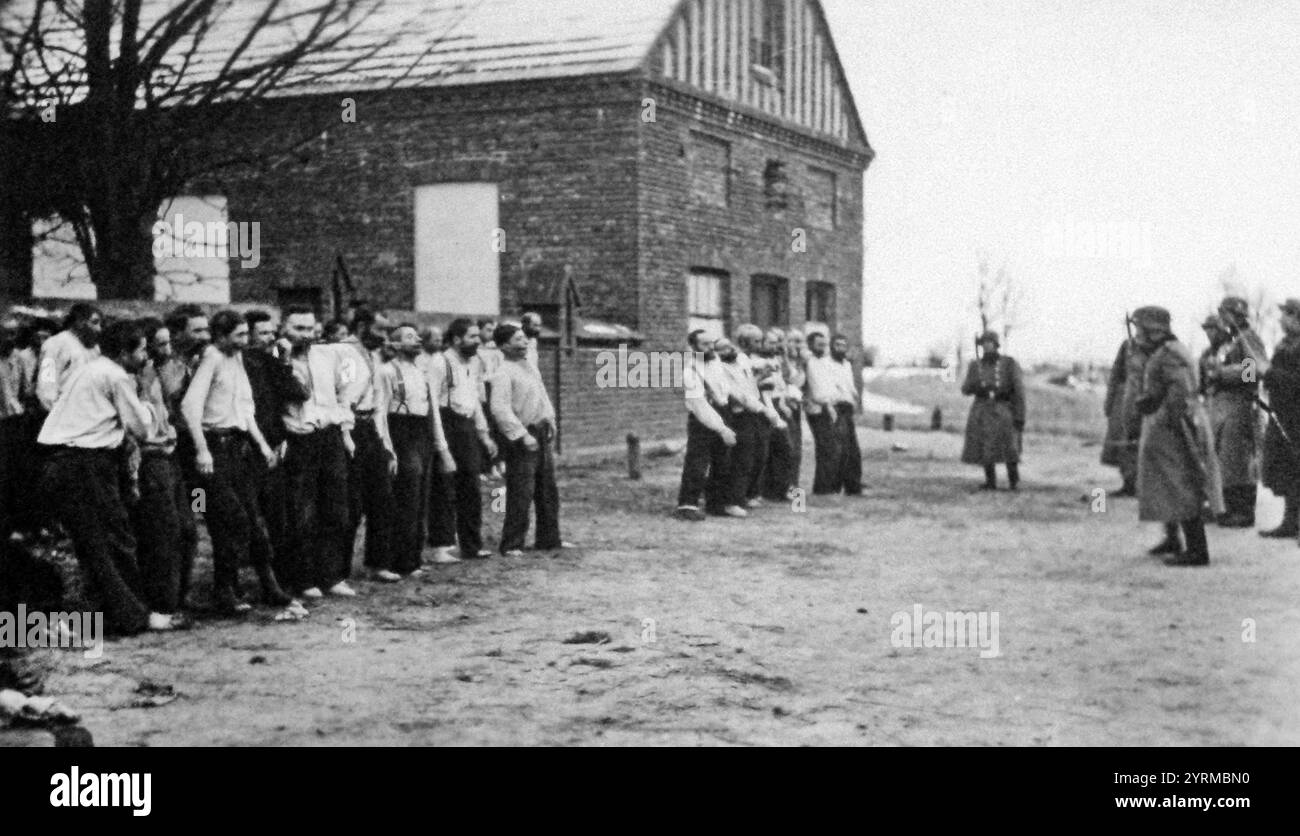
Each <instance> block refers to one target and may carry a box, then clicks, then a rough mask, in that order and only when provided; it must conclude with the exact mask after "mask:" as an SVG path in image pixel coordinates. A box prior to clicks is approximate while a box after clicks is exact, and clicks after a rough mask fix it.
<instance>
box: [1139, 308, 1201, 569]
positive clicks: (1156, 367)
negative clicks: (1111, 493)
mask: <svg viewBox="0 0 1300 836" xmlns="http://www.w3.org/2000/svg"><path fill="white" fill-rule="evenodd" d="M1133 321H1134V324H1136V325H1137V327H1138V332H1139V339H1140V340H1141V341H1142V342H1143V343H1144V344H1145V345H1146V346H1148V347H1149V348H1150V350H1151V359H1150V360H1148V361H1147V367H1146V376H1145V379H1144V380H1143V382H1142V397H1141V398H1139V399H1138V411H1139V412H1141V413H1142V415H1143V419H1142V442H1141V444H1140V446H1139V449H1138V518H1139V519H1141V520H1145V521H1152V522H1160V523H1164V526H1165V538H1164V540H1163V541H1161V542H1160V543H1159V544H1158V545H1157V546H1156V547H1155V548H1153V549H1152V550H1151V554H1153V555H1166V554H1167V555H1169V557H1167V558H1166V559H1165V563H1166V564H1167V565H1169V566H1205V565H1208V564H1209V562H1210V551H1209V545H1208V543H1207V542H1206V539H1205V520H1206V519H1207V518H1210V517H1212V516H1213V515H1215V514H1220V513H1222V512H1223V488H1222V484H1221V482H1220V480H1219V463H1218V459H1217V458H1215V455H1214V438H1213V433H1212V431H1211V428H1210V418H1209V415H1207V414H1206V412H1205V407H1203V406H1202V405H1201V402H1200V399H1199V398H1198V397H1197V392H1198V391H1199V389H1200V386H1199V381H1198V380H1197V363H1196V360H1195V358H1193V357H1192V354H1191V352H1190V351H1188V350H1187V348H1186V346H1184V345H1183V344H1182V343H1180V342H1179V341H1178V338H1177V337H1175V336H1174V334H1173V331H1172V329H1171V327H1170V317H1169V311H1167V310H1165V309H1164V308H1159V307H1147V308H1141V309H1139V310H1138V311H1136V312H1134V314H1133ZM1180 527H1181V529H1182V534H1183V537H1184V538H1185V540H1186V550H1185V551H1184V550H1183V547H1182V544H1181V543H1180V542H1179V539H1178V534H1179V528H1180Z"/></svg>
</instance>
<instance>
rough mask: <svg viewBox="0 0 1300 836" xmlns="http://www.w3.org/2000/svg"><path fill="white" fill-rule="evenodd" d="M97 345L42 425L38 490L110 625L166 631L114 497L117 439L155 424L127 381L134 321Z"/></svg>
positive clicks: (144, 432) (140, 348)
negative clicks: (142, 585) (43, 452)
mask: <svg viewBox="0 0 1300 836" xmlns="http://www.w3.org/2000/svg"><path fill="white" fill-rule="evenodd" d="M97 336H98V335H97ZM99 342H100V344H101V347H102V349H103V354H102V356H97V357H93V358H90V359H87V360H84V361H83V362H82V363H81V364H80V365H79V366H77V367H76V368H75V369H73V370H72V372H71V373H69V374H68V375H67V377H66V378H65V379H64V385H63V390H62V393H61V394H60V395H59V398H58V400H57V401H56V402H55V403H54V408H53V409H52V410H50V415H49V417H48V418H46V419H45V425H44V426H43V427H42V428H41V434H40V437H39V438H38V441H39V443H41V444H44V445H46V446H48V447H49V448H50V455H49V459H48V460H47V462H46V465H45V474H44V477H43V483H42V487H43V490H42V493H43V495H44V496H45V497H47V498H48V499H49V501H50V502H51V503H52V504H53V505H54V507H55V512H56V514H57V516H58V517H59V518H60V519H61V520H62V521H63V524H64V526H65V527H66V528H67V529H68V533H69V534H70V535H71V536H72V548H73V552H74V553H75V554H76V557H77V562H78V563H79V564H80V565H81V569H82V571H83V573H84V574H85V575H86V578H87V580H88V581H89V583H90V585H91V586H92V587H93V588H94V589H95V591H96V592H97V593H98V596H99V598H100V602H101V604H102V606H103V607H104V611H105V616H106V620H107V622H108V627H109V629H111V630H113V631H114V632H118V633H126V634H130V633H139V632H143V631H145V630H170V629H172V626H173V625H172V619H171V617H170V616H167V615H164V614H162V613H157V612H151V611H150V609H149V607H148V605H147V604H145V602H144V601H141V600H140V597H139V596H138V594H137V593H136V590H137V589H138V588H139V578H138V576H137V570H136V553H135V552H136V544H135V536H134V535H133V534H132V532H131V520H130V515H129V514H128V513H127V509H126V504H125V503H124V502H123V500H122V494H121V449H120V448H121V445H122V442H123V441H124V440H125V438H126V436H127V434H128V433H129V434H130V435H132V436H134V437H135V438H138V439H142V438H145V437H147V436H148V435H149V432H150V429H151V427H152V424H153V422H154V416H153V415H152V414H151V411H150V408H149V407H147V406H145V405H144V404H142V403H140V399H139V398H137V397H136V394H135V392H136V386H135V382H134V381H133V380H132V379H131V375H132V374H133V373H135V372H137V371H139V369H140V367H141V366H143V365H144V363H145V360H146V356H147V355H146V353H145V339H144V335H143V334H142V333H141V332H140V329H139V327H138V326H137V325H136V324H135V323H132V322H115V323H113V324H112V325H110V326H109V327H108V328H107V329H106V330H105V331H104V333H103V336H102V340H100V341H99Z"/></svg>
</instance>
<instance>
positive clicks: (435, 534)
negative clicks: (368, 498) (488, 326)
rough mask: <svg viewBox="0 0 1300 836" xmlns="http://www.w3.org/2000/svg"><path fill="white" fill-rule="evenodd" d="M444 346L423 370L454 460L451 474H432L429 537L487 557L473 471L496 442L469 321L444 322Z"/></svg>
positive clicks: (474, 330)
mask: <svg viewBox="0 0 1300 836" xmlns="http://www.w3.org/2000/svg"><path fill="white" fill-rule="evenodd" d="M445 333H446V336H445V340H446V343H447V348H446V349H445V350H444V351H443V352H442V353H441V354H437V355H435V356H433V357H432V358H430V360H429V363H428V365H427V366H426V370H427V372H428V374H429V384H430V386H431V387H432V389H433V397H434V399H435V400H436V401H437V403H438V412H439V415H440V416H441V417H442V430H443V432H444V433H445V434H446V436H447V446H448V448H449V449H450V450H451V455H452V457H453V458H454V459H455V460H456V472H455V473H454V474H452V475H451V476H450V477H449V478H448V477H442V478H435V479H434V480H433V491H432V496H431V499H430V501H429V513H430V520H429V524H430V532H429V539H430V540H431V541H432V542H434V543H435V545H437V546H439V547H444V546H448V545H451V544H453V543H456V542H459V543H460V556H461V557H469V558H478V557H490V556H491V555H492V553H491V552H490V551H487V550H486V549H484V548H483V534H482V527H483V508H482V498H481V496H480V494H479V475H480V474H481V473H482V472H483V454H484V453H487V455H488V458H489V459H491V458H492V457H494V456H495V455H496V444H495V443H494V442H493V441H492V437H491V435H490V434H489V433H488V424H487V418H486V416H485V415H484V414H483V403H482V401H480V400H479V391H480V381H479V379H478V366H477V364H476V363H475V362H474V359H475V356H476V355H477V354H478V349H479V330H478V326H477V325H475V324H474V323H473V322H472V321H471V320H469V319H464V318H461V319H456V320H453V321H452V322H451V324H450V325H448V326H447V330H446V332H445Z"/></svg>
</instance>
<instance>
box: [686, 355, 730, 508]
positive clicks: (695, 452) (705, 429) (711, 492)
mask: <svg viewBox="0 0 1300 836" xmlns="http://www.w3.org/2000/svg"><path fill="white" fill-rule="evenodd" d="M687 342H688V343H689V345H690V347H691V354H690V355H689V356H688V357H687V361H686V363H685V368H684V371H683V383H684V384H685V389H686V460H685V461H684V462H682V483H681V488H680V490H678V492H677V510H676V512H675V513H674V516H676V517H677V518H678V519H679V520H688V521H691V522H698V521H700V520H703V519H704V518H705V512H704V511H702V510H700V505H699V502H700V496H701V495H703V496H704V497H705V508H706V509H707V510H708V511H709V512H710V513H713V514H721V513H722V512H723V509H724V508H725V507H726V505H727V500H726V497H727V481H728V475H727V468H728V462H727V457H728V456H729V455H730V450H731V448H732V447H735V446H736V433H735V432H734V431H733V430H732V429H731V428H730V427H728V426H727V423H726V421H725V420H723V417H722V416H723V415H726V414H727V384H726V381H725V380H724V379H723V377H722V374H721V370H720V369H718V367H717V364H718V359H717V356H716V355H715V354H714V353H713V340H712V339H710V338H709V335H708V334H707V333H705V332H704V331H702V330H696V331H692V332H691V335H690V336H689V337H688V338H687Z"/></svg>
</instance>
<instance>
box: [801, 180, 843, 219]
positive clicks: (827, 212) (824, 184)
mask: <svg viewBox="0 0 1300 836" xmlns="http://www.w3.org/2000/svg"><path fill="white" fill-rule="evenodd" d="M808 180H809V183H808V185H809V188H808V200H807V204H806V205H807V210H808V223H809V224H810V225H812V226H815V227H817V228H819V229H834V228H835V227H836V225H837V224H838V223H839V213H838V211H837V199H836V198H837V194H836V189H837V186H838V184H837V182H836V177H835V172H833V171H826V170H824V169H820V168H809V169H808Z"/></svg>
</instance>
